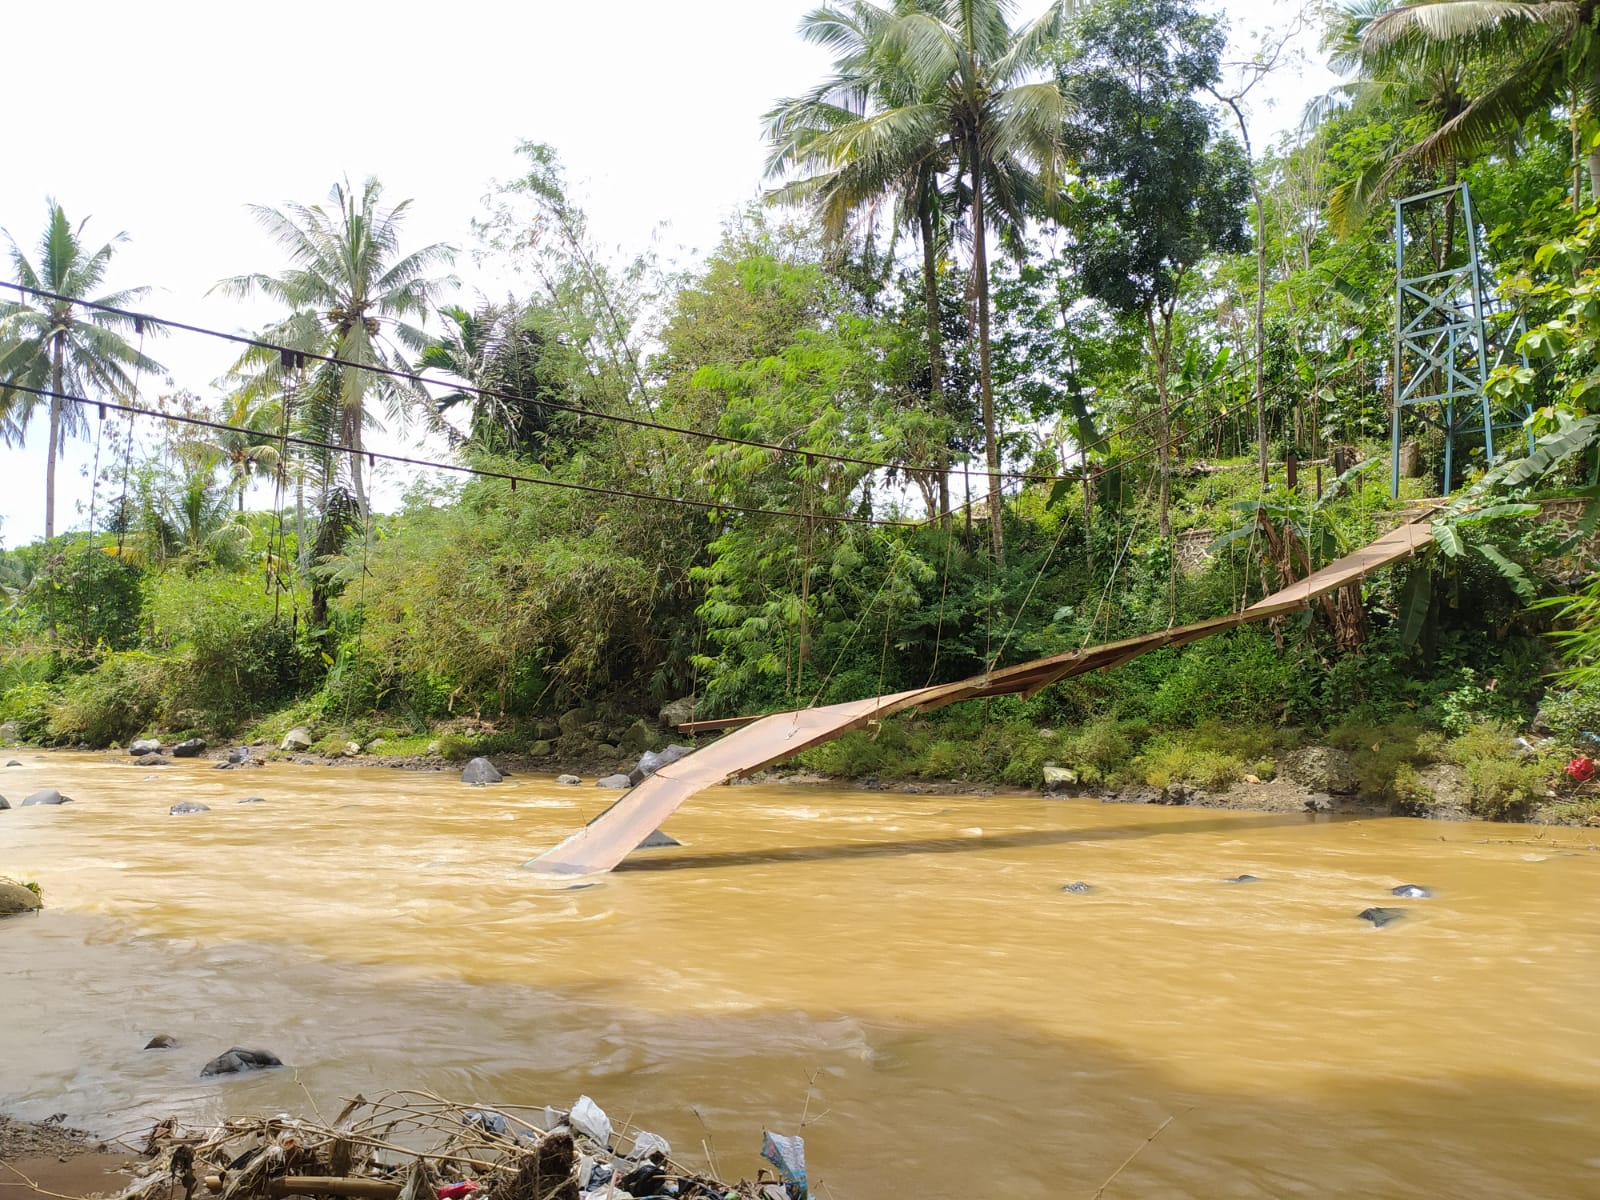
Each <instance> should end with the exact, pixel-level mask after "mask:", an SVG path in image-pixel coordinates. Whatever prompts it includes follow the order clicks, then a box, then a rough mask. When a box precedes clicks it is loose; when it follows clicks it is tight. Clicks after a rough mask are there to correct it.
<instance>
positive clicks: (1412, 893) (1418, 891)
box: [1389, 883, 1433, 900]
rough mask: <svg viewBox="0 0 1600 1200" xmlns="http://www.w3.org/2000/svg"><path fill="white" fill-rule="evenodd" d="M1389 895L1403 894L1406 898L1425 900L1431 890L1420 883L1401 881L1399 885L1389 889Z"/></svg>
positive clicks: (1430, 894) (1429, 895)
mask: <svg viewBox="0 0 1600 1200" xmlns="http://www.w3.org/2000/svg"><path fill="white" fill-rule="evenodd" d="M1389 892H1390V894H1391V895H1395V896H1404V897H1405V898H1406V899H1407V900H1427V899H1430V898H1431V897H1432V896H1433V892H1432V891H1431V890H1430V889H1428V888H1425V887H1423V886H1422V885H1421V884H1420V883H1402V884H1401V885H1400V886H1399V887H1392V888H1390V889H1389Z"/></svg>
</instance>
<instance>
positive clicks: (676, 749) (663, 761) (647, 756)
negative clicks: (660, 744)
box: [638, 742, 694, 775]
mask: <svg viewBox="0 0 1600 1200" xmlns="http://www.w3.org/2000/svg"><path fill="white" fill-rule="evenodd" d="M693 753H694V747H693V746H680V745H678V744H677V743H676V742H674V743H673V744H672V745H670V746H668V747H667V748H666V749H665V750H646V751H645V752H644V753H643V754H641V755H640V756H639V766H638V770H639V771H641V772H642V773H644V774H645V775H654V774H655V773H656V772H657V771H659V770H661V768H662V767H666V766H670V765H671V764H673V763H675V762H677V761H678V760H679V759H680V758H683V757H685V756H686V755H690V754H693Z"/></svg>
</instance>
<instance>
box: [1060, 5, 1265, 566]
mask: <svg viewBox="0 0 1600 1200" xmlns="http://www.w3.org/2000/svg"><path fill="white" fill-rule="evenodd" d="M1223 44H1224V36H1223V31H1222V28H1221V26H1220V24H1219V23H1218V22H1217V21H1216V20H1214V19H1213V18H1210V17H1206V16H1202V15H1201V14H1200V13H1199V12H1198V11H1197V10H1196V9H1195V8H1194V6H1193V5H1192V4H1191V3H1190V0H1105V2H1103V3H1101V4H1099V5H1097V6H1096V7H1095V8H1093V9H1091V10H1090V11H1089V12H1088V13H1086V14H1085V15H1084V16H1083V18H1082V19H1081V20H1080V21H1079V23H1078V29H1077V37H1076V39H1075V41H1074V42H1073V43H1072V44H1071V45H1070V46H1069V48H1068V50H1067V52H1066V53H1065V54H1064V56H1063V59H1062V63H1061V71H1062V76H1063V78H1064V79H1066V78H1070V79H1071V80H1072V81H1073V83H1072V86H1073V90H1074V93H1075V95H1076V97H1077V102H1078V114H1077V117H1076V119H1075V121H1074V123H1073V128H1072V132H1071V134H1070V135H1069V136H1070V142H1071V145H1072V148H1073V149H1074V151H1075V152H1076V154H1077V156H1078V163H1079V171H1080V173H1081V175H1082V179H1083V182H1082V186H1081V187H1080V189H1079V190H1078V193H1077V195H1076V197H1075V201H1074V205H1073V221H1074V224H1075V225H1077V226H1078V236H1077V238H1076V240H1075V242H1074V253H1075V255H1076V257H1077V259H1078V263H1079V267H1080V269H1081V271H1082V273H1083V287H1084V291H1085V292H1086V293H1088V294H1089V295H1090V296H1093V297H1095V298H1096V299H1099V300H1102V301H1104V302H1105V303H1106V304H1108V305H1110V306H1111V307H1112V308H1114V309H1116V310H1118V311H1121V312H1124V313H1128V314H1130V315H1134V316H1137V317H1139V318H1140V319H1141V321H1142V323H1143V325H1144V328H1145V338H1146V344H1147V347H1148V351H1149V355H1150V362H1151V365H1152V366H1153V368H1154V375H1155V379H1154V383H1155V388H1156V402H1157V405H1158V409H1159V419H1160V427H1159V429H1158V430H1157V438H1158V441H1157V447H1156V453H1157V463H1158V469H1159V472H1160V480H1161V500H1160V513H1161V518H1160V521H1161V536H1162V537H1163V538H1169V537H1170V536H1171V534H1172V520H1171V514H1170V511H1169V510H1170V498H1171V473H1172V471H1171V437H1172V414H1171V406H1170V396H1169V390H1168V384H1169V380H1170V375H1171V367H1172V362H1173V338H1174V332H1175V329H1176V322H1177V316H1178V305H1179V301H1180V299H1181V298H1182V295H1183V287H1184V283H1185V280H1186V279H1187V278H1188V276H1189V273H1190V272H1191V271H1192V270H1193V269H1194V267H1195V266H1196V265H1197V264H1198V263H1199V262H1200V261H1201V260H1202V259H1203V258H1204V257H1205V256H1206V255H1207V254H1209V253H1211V252H1212V251H1214V250H1221V251H1224V252H1228V253H1237V252H1240V251H1243V250H1244V249H1246V247H1247V246H1248V245H1249V237H1248V235H1247V234H1246V232H1245V228H1244V204H1245V201H1246V200H1247V199H1248V198H1249V195H1250V178H1249V169H1248V166H1247V165H1246V163H1245V159H1244V154H1243V152H1242V151H1241V150H1240V148H1239V144H1238V143H1237V142H1235V141H1234V140H1233V139H1232V138H1231V137H1227V136H1225V135H1222V134H1220V133H1219V132H1218V130H1217V128H1216V121H1215V118H1214V116H1213V114H1212V113H1211V112H1209V111H1208V110H1207V109H1206V107H1205V105H1203V104H1202V103H1201V102H1200V100H1199V96H1200V94H1201V93H1203V92H1205V91H1206V90H1207V89H1209V88H1210V87H1211V86H1213V85H1214V84H1215V83H1216V80H1217V73H1218V61H1219V58H1220V55H1221V53H1222V48H1223Z"/></svg>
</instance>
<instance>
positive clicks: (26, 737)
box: [0, 682, 61, 742]
mask: <svg viewBox="0 0 1600 1200" xmlns="http://www.w3.org/2000/svg"><path fill="white" fill-rule="evenodd" d="M60 699H61V689H60V688H58V687H56V686H55V685H54V684H50V683H42V682H40V683H19V684H16V685H15V686H14V687H12V688H10V689H8V690H7V691H6V694H5V695H4V696H0V721H15V722H16V723H17V736H18V737H19V738H21V739H22V740H23V741H25V742H39V741H44V740H46V739H47V738H48V737H49V736H50V710H51V709H52V708H54V707H55V705H56V704H57V703H58V702H59V701H60Z"/></svg>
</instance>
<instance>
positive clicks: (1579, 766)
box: [1567, 754, 1595, 783]
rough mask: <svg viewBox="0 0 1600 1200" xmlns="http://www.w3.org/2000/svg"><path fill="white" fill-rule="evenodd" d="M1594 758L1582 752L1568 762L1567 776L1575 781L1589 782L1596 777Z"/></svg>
mask: <svg viewBox="0 0 1600 1200" xmlns="http://www.w3.org/2000/svg"><path fill="white" fill-rule="evenodd" d="M1594 770H1595V767H1594V759H1592V758H1590V757H1589V756H1588V755H1587V754H1580V755H1578V757H1577V758H1575V759H1573V760H1572V761H1571V762H1569V763H1568V764H1567V778H1568V779H1570V780H1572V782H1574V783H1588V782H1589V780H1591V779H1593V778H1594Z"/></svg>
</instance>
